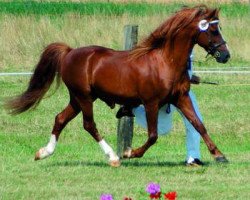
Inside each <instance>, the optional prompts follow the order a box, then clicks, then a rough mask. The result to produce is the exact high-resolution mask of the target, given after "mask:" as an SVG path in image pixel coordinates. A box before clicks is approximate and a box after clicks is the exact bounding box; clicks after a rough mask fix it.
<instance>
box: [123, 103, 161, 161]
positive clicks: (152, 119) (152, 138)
mask: <svg viewBox="0 0 250 200" xmlns="http://www.w3.org/2000/svg"><path fill="white" fill-rule="evenodd" d="M144 106H145V111H146V118H147V124H148V139H147V141H146V143H145V144H144V145H143V146H141V147H139V148H138V149H128V150H127V151H125V152H124V155H123V157H124V158H139V157H142V156H143V155H144V153H145V152H146V151H147V150H148V149H149V147H150V146H152V145H153V144H154V143H155V142H156V140H157V138H158V135H157V117H158V109H159V108H158V102H153V103H147V104H145V105H144Z"/></svg>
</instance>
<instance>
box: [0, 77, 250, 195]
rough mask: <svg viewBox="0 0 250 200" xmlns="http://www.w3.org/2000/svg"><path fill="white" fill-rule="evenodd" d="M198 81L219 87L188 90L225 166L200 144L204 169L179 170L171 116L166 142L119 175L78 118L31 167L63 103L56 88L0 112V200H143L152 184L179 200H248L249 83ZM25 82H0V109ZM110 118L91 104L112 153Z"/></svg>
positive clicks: (180, 147)
mask: <svg viewBox="0 0 250 200" xmlns="http://www.w3.org/2000/svg"><path fill="white" fill-rule="evenodd" d="M202 78H203V79H205V80H209V81H218V82H219V83H220V85H219V86H210V85H200V86H193V87H192V89H193V91H194V92H195V93H196V95H197V99H198V102H199V106H200V110H201V112H202V114H203V118H204V123H205V125H206V128H207V129H208V132H209V134H210V136H211V137H212V139H213V140H214V141H215V142H216V144H217V145H218V147H219V148H220V149H221V150H222V151H223V153H224V154H225V155H226V156H227V158H228V159H229V160H230V163H229V164H227V165H217V164H216V163H215V162H214V161H213V159H212V157H211V155H210V154H209V152H208V150H207V148H206V146H205V145H204V143H203V142H202V145H201V152H202V159H203V161H204V162H205V163H206V166H205V167H202V168H194V169H193V168H187V167H185V166H184V165H183V161H184V159H185V130H184V126H183V123H182V120H181V118H180V116H179V115H178V114H177V113H176V114H175V116H174V127H173V130H172V132H171V134H170V135H168V136H166V137H159V140H158V141H157V143H156V144H155V145H154V146H153V147H152V148H151V149H150V150H149V151H148V152H147V153H146V154H145V156H144V157H143V158H140V159H132V160H124V161H123V162H122V166H121V167H120V168H117V169H116V168H111V167H109V166H108V164H107V160H106V159H105V157H104V155H103V153H102V151H101V149H100V148H99V145H98V144H97V143H96V142H95V141H94V140H93V139H92V138H91V136H90V135H89V134H88V133H87V132H86V131H84V130H83V127H82V117H81V116H80V115H79V116H78V117H77V118H76V119H74V120H73V121H72V122H71V123H70V124H69V125H68V126H67V127H66V128H65V129H64V130H63V132H62V135H61V137H60V141H59V144H58V146H57V149H56V152H55V154H54V155H53V156H52V157H51V158H48V159H46V160H43V161H39V162H35V161H33V158H34V153H35V152H36V151H37V150H38V149H39V148H40V147H41V146H43V145H45V144H46V143H47V141H48V139H49V136H50V132H51V129H52V126H53V122H54V117H55V115H56V114H57V113H58V112H60V111H61V110H62V109H63V108H64V107H65V106H66V105H67V103H68V94H67V91H66V89H65V87H64V86H63V85H62V86H61V87H60V88H59V90H58V91H57V92H56V93H55V94H54V95H53V96H52V97H50V98H46V99H44V100H43V101H42V102H41V104H40V105H39V107H38V108H37V109H36V110H34V111H31V112H27V113H24V114H22V115H19V116H10V115H8V114H7V113H6V111H5V110H4V109H3V108H2V107H1V109H0V118H1V120H0V141H1V142H0V151H1V154H0V180H1V182H0V198H1V199H84V200H85V199H86V200H88V199H89V200H90V199H91V200H94V199H98V198H99V196H100V195H101V194H102V193H111V194H113V196H114V197H115V199H117V200H119V199H123V197H125V196H130V197H132V198H133V199H134V200H144V199H146V198H147V194H146V192H145V187H146V185H147V183H148V182H151V181H154V182H157V183H159V184H160V185H161V186H162V190H163V191H166V192H167V191H173V190H174V191H177V193H178V198H179V199H205V200H206V199H207V200H210V199H249V197H250V195H249V187H250V185H249V180H250V177H249V175H250V174H249V166H250V163H249V159H250V147H249V143H250V137H249V134H250V132H249V130H250V124H249V115H250V104H249V101H250V97H249V87H250V86H249V84H250V82H249V76H247V75H233V76H232V75H230V76H228V75H227V76H215V75H203V76H202ZM27 82H28V77H0V106H1V104H2V103H3V100H4V99H5V98H6V97H9V96H13V95H16V94H19V93H20V92H21V91H23V90H24V89H25V87H26V84H27ZM235 84H236V85H235ZM237 84H241V85H237ZM51 92H52V91H50V92H49V93H51ZM116 111H117V107H116V109H114V110H110V109H109V108H108V107H107V106H106V104H104V103H102V102H100V101H97V102H96V103H95V108H94V112H95V121H96V124H97V127H98V129H99V131H100V133H101V134H102V135H103V136H105V139H106V140H107V141H108V142H109V143H110V144H111V145H112V147H114V148H115V149H116V128H117V120H116V119H115V113H116ZM145 140H146V132H145V130H143V129H141V128H140V127H138V126H137V125H136V126H135V128H134V139H133V146H134V147H138V146H140V145H141V144H142V143H143V142H144V141H145Z"/></svg>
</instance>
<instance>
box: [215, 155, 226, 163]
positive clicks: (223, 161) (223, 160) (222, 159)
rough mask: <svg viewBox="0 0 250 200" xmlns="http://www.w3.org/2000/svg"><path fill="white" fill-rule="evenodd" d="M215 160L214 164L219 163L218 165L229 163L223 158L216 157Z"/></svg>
mask: <svg viewBox="0 0 250 200" xmlns="http://www.w3.org/2000/svg"><path fill="white" fill-rule="evenodd" d="M215 160H216V162H219V163H228V162H229V161H228V159H226V157H225V156H220V157H216V158H215Z"/></svg>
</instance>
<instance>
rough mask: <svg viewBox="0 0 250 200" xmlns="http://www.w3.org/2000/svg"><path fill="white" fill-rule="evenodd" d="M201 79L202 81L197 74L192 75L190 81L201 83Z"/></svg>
mask: <svg viewBox="0 0 250 200" xmlns="http://www.w3.org/2000/svg"><path fill="white" fill-rule="evenodd" d="M200 81H201V79H200V77H199V76H195V75H192V77H191V80H190V82H191V83H192V84H199V83H200Z"/></svg>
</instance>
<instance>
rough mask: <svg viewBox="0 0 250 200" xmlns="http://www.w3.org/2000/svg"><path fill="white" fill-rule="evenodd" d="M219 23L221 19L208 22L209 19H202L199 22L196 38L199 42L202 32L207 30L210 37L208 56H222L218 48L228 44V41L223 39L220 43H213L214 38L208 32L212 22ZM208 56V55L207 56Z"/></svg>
mask: <svg viewBox="0 0 250 200" xmlns="http://www.w3.org/2000/svg"><path fill="white" fill-rule="evenodd" d="M218 23H219V20H213V21H210V22H208V21H207V20H205V19H204V20H201V21H200V22H199V30H200V31H199V32H198V34H197V36H196V38H195V42H197V40H198V37H199V35H200V34H201V33H202V32H205V33H206V35H207V37H208V49H207V56H208V55H209V54H210V55H212V56H213V57H215V58H217V57H220V52H219V51H218V48H219V47H220V46H221V45H223V44H226V41H225V40H223V39H222V41H221V42H220V43H217V44H216V43H213V42H212V40H211V34H209V33H208V28H209V26H210V25H211V24H218ZM207 56H206V57H207Z"/></svg>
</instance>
